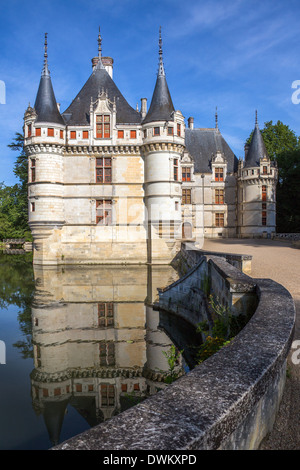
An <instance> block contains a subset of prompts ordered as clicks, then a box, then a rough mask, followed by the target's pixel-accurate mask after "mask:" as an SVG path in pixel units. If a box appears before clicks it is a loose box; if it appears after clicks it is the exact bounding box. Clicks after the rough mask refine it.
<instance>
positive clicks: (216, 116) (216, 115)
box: [215, 106, 219, 129]
mask: <svg viewBox="0 0 300 470" xmlns="http://www.w3.org/2000/svg"><path fill="white" fill-rule="evenodd" d="M215 121H216V129H219V125H218V107H217V106H216V113H215Z"/></svg>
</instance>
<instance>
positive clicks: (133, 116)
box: [62, 63, 142, 126]
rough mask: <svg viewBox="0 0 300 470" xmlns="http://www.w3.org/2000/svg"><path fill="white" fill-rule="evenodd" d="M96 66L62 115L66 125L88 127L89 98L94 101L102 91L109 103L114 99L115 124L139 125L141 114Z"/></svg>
mask: <svg viewBox="0 0 300 470" xmlns="http://www.w3.org/2000/svg"><path fill="white" fill-rule="evenodd" d="M98 65H99V63H98ZM98 65H97V67H95V69H94V70H93V72H92V74H91V75H90V77H89V78H88V80H87V82H86V83H85V84H84V85H83V87H82V89H81V90H80V91H79V93H78V94H77V96H76V97H75V99H74V100H73V101H72V103H71V104H70V106H69V107H68V108H67V109H66V110H65V111H64V112H63V113H62V115H63V117H64V119H65V121H66V124H67V125H75V126H79V125H81V126H87V125H89V124H90V104H91V98H92V99H93V101H96V99H97V97H98V94H99V91H100V92H101V91H102V89H103V90H104V91H105V92H107V94H108V99H109V100H110V101H114V99H115V102H116V108H117V117H116V122H117V124H140V123H141V120H142V115H141V113H140V112H138V111H136V110H135V109H133V108H132V107H131V106H130V105H129V104H128V103H127V101H126V100H125V98H124V96H123V95H122V94H121V92H120V90H119V89H118V87H117V86H116V84H115V82H114V81H113V79H112V78H111V77H110V75H109V73H108V72H107V71H106V69H105V68H104V67H103V66H102V67H101V66H98Z"/></svg>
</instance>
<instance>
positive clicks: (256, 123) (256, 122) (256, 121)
mask: <svg viewBox="0 0 300 470" xmlns="http://www.w3.org/2000/svg"><path fill="white" fill-rule="evenodd" d="M255 125H256V126H258V120H257V109H256V110H255Z"/></svg>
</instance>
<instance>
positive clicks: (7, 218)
mask: <svg viewBox="0 0 300 470" xmlns="http://www.w3.org/2000/svg"><path fill="white" fill-rule="evenodd" d="M8 147H9V148H11V149H12V150H14V151H16V152H19V155H18V156H17V159H16V161H15V165H14V170H13V171H14V174H15V175H16V177H17V178H18V180H19V182H18V183H17V184H15V185H13V186H5V185H4V183H0V240H2V239H5V238H26V239H27V240H31V233H30V228H29V226H28V198H27V157H26V154H25V152H24V137H23V135H22V134H20V133H18V132H17V133H16V135H15V138H14V139H13V141H12V143H11V144H9V145H8Z"/></svg>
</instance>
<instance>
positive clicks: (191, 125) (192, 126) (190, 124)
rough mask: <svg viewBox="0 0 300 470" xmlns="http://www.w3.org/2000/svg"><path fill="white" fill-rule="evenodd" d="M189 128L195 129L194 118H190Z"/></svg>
mask: <svg viewBox="0 0 300 470" xmlns="http://www.w3.org/2000/svg"><path fill="white" fill-rule="evenodd" d="M188 126H189V129H194V118H193V117H189V118H188Z"/></svg>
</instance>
